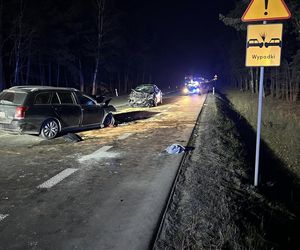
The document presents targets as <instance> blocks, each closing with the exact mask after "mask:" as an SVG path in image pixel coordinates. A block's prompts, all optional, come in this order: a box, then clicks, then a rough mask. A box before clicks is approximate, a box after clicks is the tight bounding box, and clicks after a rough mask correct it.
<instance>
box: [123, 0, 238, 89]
mask: <svg viewBox="0 0 300 250" xmlns="http://www.w3.org/2000/svg"><path fill="white" fill-rule="evenodd" d="M119 1H120V7H121V8H122V9H124V10H125V11H126V12H127V13H128V14H129V15H130V18H132V20H135V21H136V22H139V23H140V24H141V25H142V26H143V27H144V30H145V31H146V32H149V33H152V35H153V36H154V37H155V39H154V41H155V42H154V46H153V47H152V49H151V55H152V58H153V62H155V63H154V64H153V65H154V68H153V75H154V76H153V78H154V80H156V81H162V82H161V84H166V82H167V81H169V83H174V82H175V83H176V82H177V83H178V82H180V81H181V79H182V78H183V77H184V75H185V74H189V73H194V74H202V75H204V76H206V77H207V78H209V77H212V75H213V74H215V73H219V72H216V67H215V66H216V64H217V62H218V57H219V53H220V49H224V50H226V44H227V42H228V43H229V41H230V39H231V38H232V37H233V35H234V31H233V30H232V29H230V28H228V27H226V26H225V25H224V24H223V23H222V22H220V21H219V13H222V14H227V13H228V11H229V10H231V9H233V7H234V1H233V0H208V1H200V0H184V1H183V0H173V1H170V0H161V1H158V0H147V1H146V0H143V1H140V0H126V1H124V0H119ZM169 83H168V84H169Z"/></svg>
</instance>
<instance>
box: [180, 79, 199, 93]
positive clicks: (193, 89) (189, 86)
mask: <svg viewBox="0 0 300 250" xmlns="http://www.w3.org/2000/svg"><path fill="white" fill-rule="evenodd" d="M200 87H201V85H200V83H199V82H190V83H186V84H185V87H184V88H183V93H184V94H188V95H190V94H197V95H201V89H200Z"/></svg>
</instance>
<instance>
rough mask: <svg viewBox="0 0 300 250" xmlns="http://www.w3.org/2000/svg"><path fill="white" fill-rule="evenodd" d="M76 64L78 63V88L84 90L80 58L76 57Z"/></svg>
mask: <svg viewBox="0 0 300 250" xmlns="http://www.w3.org/2000/svg"><path fill="white" fill-rule="evenodd" d="M78 64H79V82H80V90H81V91H82V92H84V79H83V73H82V64H81V60H80V59H78Z"/></svg>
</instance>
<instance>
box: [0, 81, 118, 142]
mask: <svg viewBox="0 0 300 250" xmlns="http://www.w3.org/2000/svg"><path fill="white" fill-rule="evenodd" d="M109 101H110V99H108V100H106V101H101V102H100V103H98V102H97V101H96V100H95V99H93V98H91V97H89V96H87V95H84V94H83V93H82V92H80V91H79V90H77V89H73V88H58V87H49V86H15V87H12V88H9V89H6V90H4V91H2V92H1V93H0V129H4V130H9V131H15V132H20V133H26V134H38V135H41V136H42V137H44V138H45V139H52V138H54V137H56V136H57V135H58V134H59V133H60V132H63V131H70V130H79V129H88V128H95V127H107V126H110V125H113V124H114V117H113V114H112V112H113V111H115V109H114V107H112V106H111V105H109Z"/></svg>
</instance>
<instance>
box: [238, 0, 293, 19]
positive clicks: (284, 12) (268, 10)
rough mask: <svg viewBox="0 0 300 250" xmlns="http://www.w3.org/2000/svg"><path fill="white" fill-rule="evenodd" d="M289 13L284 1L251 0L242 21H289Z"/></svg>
mask: <svg viewBox="0 0 300 250" xmlns="http://www.w3.org/2000/svg"><path fill="white" fill-rule="evenodd" d="M290 17H291V12H290V11H289V9H288V7H287V6H286V4H285V2H284V0H252V1H251V3H250V4H249V6H248V8H247V10H246V11H245V13H244V15H243V17H242V21H243V22H253V21H270V20H281V19H289V18H290Z"/></svg>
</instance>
